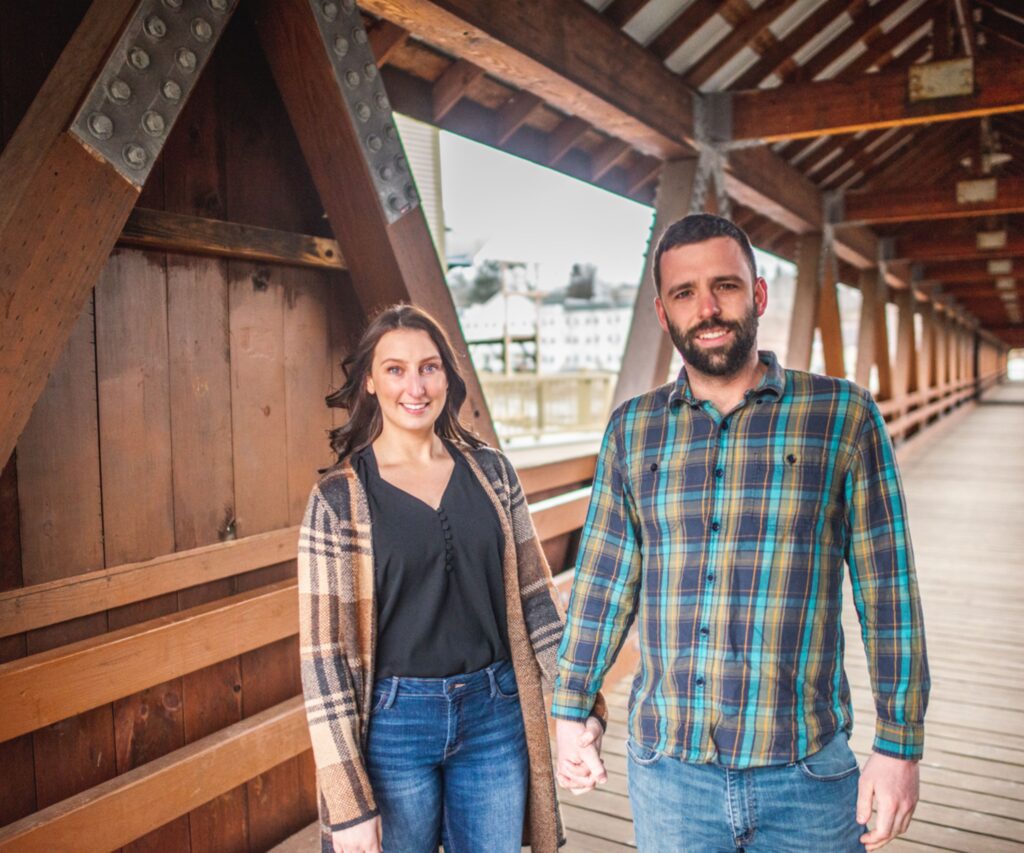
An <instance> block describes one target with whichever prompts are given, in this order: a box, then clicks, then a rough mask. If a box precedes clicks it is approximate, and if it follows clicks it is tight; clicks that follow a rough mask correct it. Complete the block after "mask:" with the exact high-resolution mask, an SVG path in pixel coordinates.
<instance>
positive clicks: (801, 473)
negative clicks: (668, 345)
mask: <svg viewBox="0 0 1024 853" xmlns="http://www.w3.org/2000/svg"><path fill="white" fill-rule="evenodd" d="M761 360H762V362H764V363H765V364H766V365H767V372H766V375H765V377H764V379H763V380H762V382H761V383H760V385H759V386H758V387H757V388H756V389H753V390H751V391H748V392H747V394H746V397H745V398H744V401H743V403H742V405H740V406H739V407H738V408H737V409H735V410H734V411H732V412H730V413H729V414H728V415H726V416H725V417H722V416H721V415H720V414H719V413H718V412H716V411H715V409H714V407H713V406H711V405H710V404H709V403H706V402H702V401H700V400H697V399H695V398H694V397H693V395H692V393H691V392H690V388H689V385H688V383H687V381H686V373H685V369H684V370H683V372H682V373H681V374H680V376H679V379H678V380H677V381H676V382H675V383H674V384H668V385H665V386H662V387H661V388H658V389H656V390H654V391H651V392H650V393H647V394H644V395H642V396H640V397H637V398H635V399H633V400H630V401H629V402H627V403H625V404H624V405H622V406H621V407H620V408H618V409H617V410H616V411H615V413H614V414H613V415H612V419H611V423H610V424H609V426H608V430H607V432H606V433H605V437H604V442H603V444H602V448H601V452H600V456H599V458H598V464H597V471H596V474H595V477H594V489H593V493H592V496H591V500H590V508H589V510H588V512H587V519H586V523H585V525H584V528H583V536H582V539H581V543H580V553H579V557H578V560H577V571H576V580H575V583H574V585H573V590H572V597H571V599H570V602H569V616H568V622H567V625H566V631H565V634H564V636H563V639H562V644H561V648H560V649H559V677H558V682H557V684H556V689H555V695H554V703H553V707H552V713H553V714H554V716H556V717H561V718H563V719H574V720H581V719H583V718H585V717H586V715H587V713H588V712H589V710H590V708H591V706H592V705H593V701H594V695H595V693H596V691H597V689H598V688H599V687H600V685H601V682H602V680H603V678H604V675H605V673H606V672H607V671H608V668H609V667H610V666H611V664H612V662H613V660H614V658H615V655H616V654H617V653H618V650H619V648H620V647H621V645H622V642H623V640H624V638H625V636H626V632H627V631H628V629H629V627H630V625H631V623H632V622H633V619H634V617H635V618H636V621H637V630H638V633H639V640H640V665H639V669H638V672H637V675H636V678H635V679H634V682H633V690H632V693H631V697H630V714H629V731H630V734H631V736H632V737H633V738H634V740H636V741H637V742H639V743H641V744H643V745H644V746H647V747H650V748H652V749H654V750H657V751H658V752H662V753H665V754H668V755H672V756H675V757H677V758H681V759H683V760H686V761H693V762H719V763H721V764H723V765H725V766H728V767H736V768H743V767H760V766H766V765H772V764H784V763H788V762H792V761H796V760H798V759H800V758H803V757H805V756H807V755H810V754H811V753H813V752H816V751H817V750H818V749H820V748H821V747H822V746H824V745H825V744H826V743H827V742H828V740H829V739H830V738H831V736H832V735H833V734H834V733H835V732H836V731H838V730H839V729H849V728H850V727H851V725H852V709H851V706H850V688H849V684H848V683H847V680H846V675H845V673H844V672H843V630H842V625H841V621H840V613H841V609H842V577H843V563H844V562H845V563H846V564H847V565H848V566H849V570H850V578H851V581H852V588H853V598H854V604H855V605H856V608H857V614H858V616H859V617H860V624H861V631H862V634H863V637H864V643H865V647H866V649H867V655H868V664H869V670H870V674H871V681H872V686H873V690H874V696H875V706H876V709H877V725H876V733H875V743H874V748H875V750H876V751H878V752H881V753H884V754H886V755H891V756H895V757H898V758H919V757H920V756H921V753H922V749H923V743H924V729H923V724H924V712H925V706H926V704H927V698H928V687H929V680H928V665H927V661H926V656H925V645H924V626H923V624H922V618H921V604H920V599H919V596H918V589H917V580H916V577H915V574H914V562H913V554H912V551H911V544H910V534H909V531H908V530H907V524H906V513H905V506H904V499H903V493H902V488H901V486H900V480H899V473H898V471H897V468H896V461H895V458H894V455H893V450H892V445H891V443H890V441H889V437H888V434H887V433H886V430H885V424H884V422H883V420H882V417H881V415H880V414H879V412H878V409H877V408H876V406H875V404H874V402H873V401H872V399H871V396H870V395H869V394H868V393H867V392H866V391H864V390H862V389H861V388H859V387H857V386H856V385H853V384H852V383H850V382H846V381H844V380H839V379H832V378H829V377H825V376H817V375H814V374H809V373H802V372H798V371H792V370H783V369H782V368H781V367H780V366H779V364H778V362H777V360H776V359H775V356H774V355H773V354H771V353H761Z"/></svg>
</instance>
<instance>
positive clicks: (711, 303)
mask: <svg viewBox="0 0 1024 853" xmlns="http://www.w3.org/2000/svg"><path fill="white" fill-rule="evenodd" d="M720 310H721V309H720V308H719V305H718V299H717V298H716V297H715V294H714V293H707V294H705V295H704V296H702V297H700V318H701V319H702V320H706V319H708V318H709V317H717V316H718V313H719V311H720Z"/></svg>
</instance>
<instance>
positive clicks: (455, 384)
mask: <svg viewBox="0 0 1024 853" xmlns="http://www.w3.org/2000/svg"><path fill="white" fill-rule="evenodd" d="M395 329H417V330H419V331H421V332H426V333H427V334H428V335H430V339H431V340H432V341H433V342H434V346H436V347H437V351H438V353H439V354H440V356H441V364H442V365H443V366H444V372H445V376H446V377H447V379H448V395H447V397H446V399H445V402H444V408H443V409H442V410H441V414H440V415H439V416H438V418H437V420H436V421H434V432H435V433H437V435H439V436H440V437H441V438H447V439H449V440H451V441H457V442H462V443H464V444H468V445H469V446H470V447H482V446H483V445H484V442H483V441H481V440H480V439H479V438H477V437H476V436H475V435H473V433H471V432H470V431H469V430H468V429H466V427H464V426H463V425H462V424H461V423H460V422H459V409H460V408H461V407H462V404H463V402H465V400H466V382H465V380H464V379H463V378H462V374H461V373H460V372H459V367H458V364H457V363H456V361H455V351H454V350H453V349H452V345H451V342H450V341H449V340H448V336H447V335H446V334H445V332H444V329H442V328H441V326H440V324H439V323H438V322H437V320H435V319H434V318H433V317H431V316H430V315H429V314H428V313H427V312H426V311H423V310H422V309H420V308H415V307H413V306H412V305H392V306H391V307H390V308H385V309H384V310H383V311H381V312H380V313H379V314H378V315H377V316H376V317H374V318H373V320H372V321H371V322H370V325H369V326H367V327H366V331H365V332H363V336H362V337H361V338H360V339H359V343H358V344H357V345H356V348H355V350H354V351H353V353H352V355H350V356H349V357H348V358H346V359H345V360H344V361H343V362H342V365H341V366H342V369H343V370H344V371H345V384H344V385H342V386H341V388H339V389H338V390H337V391H335V392H334V393H333V394H328V395H327V405H328V406H331V407H332V408H337V409H347V410H348V423H346V424H344V425H343V426H340V427H338V428H337V429H333V430H331V449H332V450H333V451H334V452H335V453H336V454H337V455H338V462H341V461H342V460H343V459H345V457H346V456H350V455H351V454H353V453H355V452H357V451H359V450H362V449H363V448H364V447H367V446H369V445H370V444H372V443H373V442H374V440H375V439H376V438H377V436H379V435H380V431H381V414H380V404H379V403H378V401H377V398H376V397H375V396H374V395H373V394H371V393H370V392H369V391H367V390H366V378H367V377H368V376H369V375H370V369H371V368H372V367H373V354H374V352H375V351H376V349H377V343H378V342H379V341H380V339H381V338H382V337H384V335H386V334H387V333H388V332H393V331H395Z"/></svg>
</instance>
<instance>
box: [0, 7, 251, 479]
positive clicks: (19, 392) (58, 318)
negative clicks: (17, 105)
mask: <svg viewBox="0 0 1024 853" xmlns="http://www.w3.org/2000/svg"><path fill="white" fill-rule="evenodd" d="M233 5H234V4H228V9H227V11H225V12H224V13H219V14H212V15H210V16H208V17H210V20H211V21H212V24H213V26H212V28H211V34H210V37H209V39H208V41H207V42H206V44H204V45H203V47H202V48H200V47H198V46H196V45H194V48H195V50H194V51H193V52H192V53H191V54H190V56H191V59H192V60H193V63H194V65H193V68H194V70H195V73H194V74H193V75H192V78H191V79H194V78H195V77H197V76H198V73H199V71H200V70H201V68H202V66H203V62H204V59H205V57H206V56H208V55H209V52H210V51H211V50H212V49H213V46H214V45H215V44H216V42H217V39H218V37H219V35H220V33H221V32H222V31H223V26H224V24H225V23H226V20H227V18H228V17H229V15H230V11H231V7H232V6H233ZM135 7H136V4H135V3H133V2H131V0H110V2H95V3H93V4H92V6H91V7H90V8H89V11H88V12H87V13H86V15H85V17H84V19H83V20H82V23H81V24H80V25H79V27H78V29H77V30H76V31H75V34H74V36H72V38H71V41H70V42H69V43H68V46H67V47H66V48H65V49H64V51H63V53H62V54H61V56H60V58H59V59H58V61H57V64H56V66H55V67H54V69H53V71H52V72H51V73H50V75H49V77H48V78H47V80H46V82H45V83H44V84H43V87H42V89H41V90H40V92H39V94H38V95H37V96H36V98H35V100H34V101H33V104H32V106H31V108H30V109H29V111H28V113H27V114H26V116H25V118H24V120H23V121H22V122H21V124H20V125H19V126H18V129H17V130H16V131H15V133H14V136H13V137H12V138H11V140H10V142H9V143H8V145H7V147H6V148H5V149H4V151H3V154H2V155H0V186H2V187H3V188H4V189H3V194H2V196H0V258H3V263H2V264H0V464H2V463H3V462H6V460H7V458H8V457H9V456H10V454H11V451H12V450H13V449H14V445H15V442H16V441H17V439H18V436H19V435H20V434H21V431H22V429H24V427H25V424H26V423H27V421H28V417H29V414H30V413H31V411H32V407H33V405H34V404H35V402H36V400H37V399H38V397H39V395H40V393H42V390H43V386H44V384H45V382H46V377H47V375H48V374H49V373H50V370H51V369H52V368H53V366H54V364H55V363H56V360H57V358H58V356H59V355H60V353H61V351H62V349H63V348H64V345H65V344H66V343H67V340H68V336H69V335H70V331H71V327H72V325H73V323H74V321H75V319H77V317H78V315H79V314H80V313H81V311H82V308H83V306H84V305H85V302H86V299H87V298H88V295H89V291H90V289H91V287H92V285H93V283H94V282H95V279H96V276H97V275H98V273H99V270H100V268H101V267H102V265H103V263H104V262H105V261H106V259H107V257H108V255H109V254H110V250H111V249H112V248H113V246H114V242H115V240H116V239H117V236H118V234H120V232H121V229H122V227H123V225H124V222H125V220H126V219H127V217H128V214H129V212H130V211H131V209H132V207H133V206H134V205H135V202H136V200H137V199H138V197H139V193H140V190H141V187H142V184H143V183H144V180H145V175H146V174H148V169H147V168H146V166H148V165H151V164H152V162H153V160H154V159H155V158H156V156H157V154H159V152H160V150H161V148H162V145H163V140H164V139H166V137H167V134H168V133H169V132H170V128H171V126H172V125H173V122H174V119H175V117H176V116H177V114H178V110H179V108H180V104H181V103H183V102H184V101H186V100H187V98H188V95H189V93H190V91H191V86H186V85H182V86H181V90H180V91H179V96H180V97H179V99H178V102H179V107H170V106H161V107H160V111H161V114H160V115H156V117H155V118H154V119H153V121H154V122H159V125H157V124H154V125H153V127H154V128H156V127H159V131H154V132H155V133H156V135H155V136H150V135H148V134H145V139H136V138H135V137H134V136H133V135H132V134H133V133H134V131H132V132H126V133H125V139H124V146H125V147H124V148H122V149H119V153H118V155H113V154H111V153H109V152H108V153H107V154H103V153H100V152H102V151H103V150H104V141H105V140H107V139H109V138H111V137H113V138H114V139H117V140H118V142H120V138H121V137H120V134H121V133H122V130H121V128H119V127H118V126H116V125H115V124H114V123H113V122H112V120H111V119H110V117H109V116H108V115H107V113H106V112H104V111H103V110H107V111H108V112H111V111H112V108H114V107H116V108H117V109H118V110H121V109H122V108H121V107H120V106H118V105H115V104H111V103H109V99H110V98H113V97H114V96H113V95H108V94H107V88H106V85H107V82H109V81H108V79H107V78H108V77H110V78H111V79H112V76H113V74H114V73H115V71H113V70H112V69H113V67H114V65H115V64H116V63H123V59H120V60H118V59H116V56H122V57H123V56H124V55H125V54H126V53H127V52H128V51H129V48H132V46H133V44H134V43H133V42H132V38H133V37H134V36H133V35H132V34H133V33H137V32H138V29H141V27H142V21H141V18H140V17H139V16H140V15H141V14H143V12H142V11H140V10H139V9H137V8H135ZM207 24H208V25H209V22H207ZM167 26H168V27H171V24H167ZM185 26H186V27H187V26H188V23H187V22H186V24H185ZM133 27H135V29H133ZM133 49H134V50H135V51H136V52H135V53H133V54H132V55H133V56H136V57H137V59H136V60H135V61H136V62H137V63H138V65H137V66H135V65H131V63H128V64H126V65H125V68H124V71H123V74H122V75H121V78H118V82H119V84H121V87H124V88H119V91H122V92H123V91H125V90H127V91H128V93H129V94H128V97H129V98H130V86H131V85H142V79H141V78H143V77H144V76H145V74H146V73H147V71H146V69H147V68H148V65H149V62H150V52H152V53H153V54H156V55H157V58H159V59H161V60H162V59H164V57H162V56H159V48H158V47H149V51H148V52H147V51H142V52H138V51H140V50H141V48H138V46H137V45H136V46H134V48H133ZM118 51H122V53H118ZM109 57H115V58H112V59H108V58H109ZM171 61H172V62H173V61H174V60H173V58H171ZM108 65H109V67H108ZM140 66H141V67H140ZM186 76H188V75H186ZM122 78H124V79H122ZM137 80H138V81H139V82H137ZM86 105H88V106H86ZM135 106H136V105H135V104H133V103H132V102H130V101H129V102H128V103H126V104H125V105H124V107H123V110H126V111H128V112H129V113H130V112H131V111H132V110H133V109H134V108H135ZM90 110H92V112H90ZM118 114H120V113H118ZM154 115H155V113H154ZM94 122H95V125H94V124H93V123H94ZM134 126H135V125H134V124H133V125H132V127H134ZM85 128H91V130H87V129H85ZM139 133H140V134H142V133H143V132H142V130H141V129H140V130H139ZM85 139H89V140H90V142H88V143H87V142H85V141H83V140H85ZM129 151H130V152H131V165H129V164H128V163H127V162H126V159H127V158H128V154H127V153H123V152H129ZM108 157H110V159H108ZM136 166H138V167H140V168H139V169H138V170H137V171H136V170H135V167H136Z"/></svg>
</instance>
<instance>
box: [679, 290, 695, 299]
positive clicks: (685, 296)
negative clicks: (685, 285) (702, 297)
mask: <svg viewBox="0 0 1024 853" xmlns="http://www.w3.org/2000/svg"><path fill="white" fill-rule="evenodd" d="M692 295H693V291H692V290H677V291H676V299H688V298H689V297H690V296H692Z"/></svg>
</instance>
